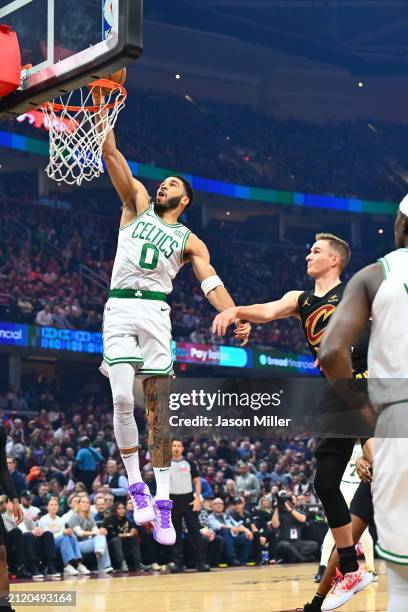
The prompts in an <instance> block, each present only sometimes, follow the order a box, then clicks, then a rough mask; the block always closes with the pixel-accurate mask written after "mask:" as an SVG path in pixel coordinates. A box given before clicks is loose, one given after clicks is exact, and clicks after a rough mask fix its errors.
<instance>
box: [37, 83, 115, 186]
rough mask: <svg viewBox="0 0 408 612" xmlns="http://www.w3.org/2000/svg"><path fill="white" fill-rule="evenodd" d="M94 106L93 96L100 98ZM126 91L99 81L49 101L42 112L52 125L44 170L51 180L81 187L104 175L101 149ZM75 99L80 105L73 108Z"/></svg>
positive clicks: (50, 125)
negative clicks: (48, 159) (48, 157)
mask: <svg viewBox="0 0 408 612" xmlns="http://www.w3.org/2000/svg"><path fill="white" fill-rule="evenodd" d="M102 91H103V94H104V97H102V99H101V103H100V105H97V106H96V105H95V103H94V101H93V97H92V93H93V92H95V93H97V94H98V96H99V97H101V94H102ZM126 95H127V93H126V89H125V88H124V87H123V86H122V85H119V84H118V83H114V82H113V81H109V80H107V79H100V80H98V81H94V82H93V83H91V84H90V85H89V86H88V87H82V88H81V89H79V90H77V91H76V92H70V93H69V94H68V95H67V96H63V97H60V98H59V99H55V100H53V101H52V102H46V103H45V104H44V105H43V106H42V107H41V110H42V111H43V113H44V115H45V118H46V121H47V123H48V126H49V138H50V162H49V164H48V166H47V168H46V169H45V171H46V173H47V175H48V176H49V178H51V179H53V180H54V181H57V182H59V183H60V182H63V183H67V184H68V185H74V184H77V185H81V183H82V181H84V180H85V181H92V180H93V179H94V178H97V177H98V176H100V175H101V174H102V173H103V172H104V167H103V163H102V147H103V143H104V142H105V139H106V136H107V134H108V132H109V130H111V129H113V127H114V126H115V123H116V120H117V118H118V115H119V113H120V111H121V110H122V108H124V106H125V100H126ZM73 97H74V99H75V101H76V102H78V97H79V103H77V104H76V105H72V104H71V102H72V100H73Z"/></svg>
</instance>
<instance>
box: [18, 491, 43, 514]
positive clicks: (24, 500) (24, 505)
mask: <svg viewBox="0 0 408 612" xmlns="http://www.w3.org/2000/svg"><path fill="white" fill-rule="evenodd" d="M33 497H34V496H33V494H32V493H30V491H25V490H23V491H21V493H20V504H21V509H22V511H23V515H24V518H25V519H29V520H32V521H36V520H38V519H39V518H40V516H41V510H40V508H38V507H37V506H32V505H31V502H32V500H33Z"/></svg>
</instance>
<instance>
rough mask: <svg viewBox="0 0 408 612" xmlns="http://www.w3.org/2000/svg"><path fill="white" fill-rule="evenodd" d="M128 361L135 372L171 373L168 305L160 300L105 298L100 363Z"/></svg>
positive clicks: (104, 368)
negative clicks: (101, 357) (101, 360)
mask: <svg viewBox="0 0 408 612" xmlns="http://www.w3.org/2000/svg"><path fill="white" fill-rule="evenodd" d="M118 363H131V364H132V365H134V366H135V372H136V374H138V375H141V376H146V375H156V376H171V375H172V374H173V357H172V350H171V322H170V306H169V305H168V304H167V303H166V302H164V301H161V300H145V299H137V298H116V297H114V298H109V299H108V301H107V302H106V305H105V311H104V315H103V363H102V366H101V368H100V369H101V372H102V373H103V374H105V376H108V377H109V367H113V366H114V365H115V364H118Z"/></svg>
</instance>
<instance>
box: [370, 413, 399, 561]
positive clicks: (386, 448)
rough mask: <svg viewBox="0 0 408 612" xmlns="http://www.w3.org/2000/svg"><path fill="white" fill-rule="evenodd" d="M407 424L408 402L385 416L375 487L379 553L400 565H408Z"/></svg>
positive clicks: (376, 448)
mask: <svg viewBox="0 0 408 612" xmlns="http://www.w3.org/2000/svg"><path fill="white" fill-rule="evenodd" d="M407 423H408V402H404V403H400V404H394V405H392V406H389V407H387V408H385V409H384V410H383V412H381V414H380V416H379V418H378V422H377V427H376V431H375V436H376V437H375V446H374V464H373V484H372V493H373V503H374V518H375V523H376V526H377V532H378V544H377V552H378V554H379V555H380V556H381V557H382V558H383V559H385V560H387V561H391V562H393V563H398V564H400V565H408V521H407V500H408V425H407ZM402 436H405V437H402Z"/></svg>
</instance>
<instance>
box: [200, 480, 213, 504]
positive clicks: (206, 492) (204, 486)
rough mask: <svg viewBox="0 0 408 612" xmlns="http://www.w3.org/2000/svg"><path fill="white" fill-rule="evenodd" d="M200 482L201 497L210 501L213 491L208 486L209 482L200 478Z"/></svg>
mask: <svg viewBox="0 0 408 612" xmlns="http://www.w3.org/2000/svg"><path fill="white" fill-rule="evenodd" d="M200 481H201V495H202V497H203V499H210V498H213V497H214V493H213V490H212V488H211V486H210V484H209V482H208V481H207V480H206V479H205V478H203V477H202V476H201V477H200Z"/></svg>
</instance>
